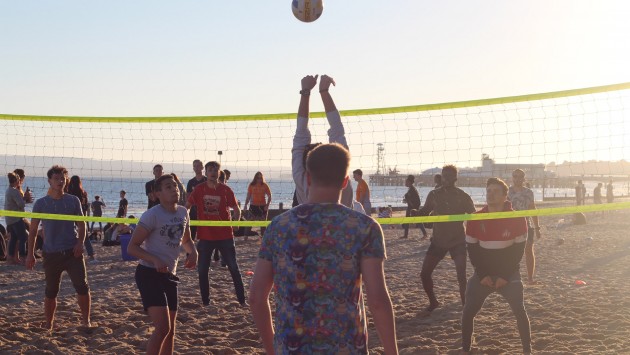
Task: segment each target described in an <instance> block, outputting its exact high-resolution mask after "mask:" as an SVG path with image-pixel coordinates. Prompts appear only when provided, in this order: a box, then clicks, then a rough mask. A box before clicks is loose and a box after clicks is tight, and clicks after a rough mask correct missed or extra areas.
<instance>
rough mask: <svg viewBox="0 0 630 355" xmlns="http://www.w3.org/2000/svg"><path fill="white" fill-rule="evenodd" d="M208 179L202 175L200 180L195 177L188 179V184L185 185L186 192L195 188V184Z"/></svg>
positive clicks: (188, 192)
mask: <svg viewBox="0 0 630 355" xmlns="http://www.w3.org/2000/svg"><path fill="white" fill-rule="evenodd" d="M206 181H208V178H207V177H205V176H203V177H202V178H201V180H197V178H196V177H194V178H192V179H190V180H188V184H187V185H186V193H187V194H190V193H191V192H193V190H194V189H195V186H197V185H199V184H201V183H204V182H206Z"/></svg>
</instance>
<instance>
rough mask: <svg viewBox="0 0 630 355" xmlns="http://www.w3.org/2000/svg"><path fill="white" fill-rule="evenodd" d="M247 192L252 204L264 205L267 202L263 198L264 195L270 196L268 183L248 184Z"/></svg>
mask: <svg viewBox="0 0 630 355" xmlns="http://www.w3.org/2000/svg"><path fill="white" fill-rule="evenodd" d="M247 194H249V195H250V196H251V197H252V205H254V206H264V205H266V204H267V201H266V200H265V195H270V196H271V190H270V189H269V185H267V184H264V183H263V184H256V185H249V187H248V188H247Z"/></svg>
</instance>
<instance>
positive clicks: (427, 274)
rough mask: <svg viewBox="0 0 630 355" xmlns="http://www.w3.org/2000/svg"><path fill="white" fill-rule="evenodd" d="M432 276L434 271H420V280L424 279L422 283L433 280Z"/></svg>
mask: <svg viewBox="0 0 630 355" xmlns="http://www.w3.org/2000/svg"><path fill="white" fill-rule="evenodd" d="M432 274H433V270H428V269H422V271H420V279H422V282H425V281H428V280H431V275H432Z"/></svg>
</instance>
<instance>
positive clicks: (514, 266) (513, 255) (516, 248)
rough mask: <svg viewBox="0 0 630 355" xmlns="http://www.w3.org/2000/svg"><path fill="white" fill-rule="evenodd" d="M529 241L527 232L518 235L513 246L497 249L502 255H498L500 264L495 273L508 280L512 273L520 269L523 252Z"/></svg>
mask: <svg viewBox="0 0 630 355" xmlns="http://www.w3.org/2000/svg"><path fill="white" fill-rule="evenodd" d="M526 241H527V234H524V235H521V236H518V237H517V238H516V240H515V242H514V244H512V245H511V246H509V247H507V248H504V249H497V250H495V251H496V252H497V253H499V252H500V255H498V256H497V259H498V264H499V265H498V266H497V270H496V272H495V274H496V275H497V276H498V277H500V278H502V279H504V280H506V281H507V280H508V279H509V277H510V276H512V274H514V273H515V272H517V271H518V269H519V265H520V263H521V260H522V259H523V254H524V253H525V244H526V243H525V242H526Z"/></svg>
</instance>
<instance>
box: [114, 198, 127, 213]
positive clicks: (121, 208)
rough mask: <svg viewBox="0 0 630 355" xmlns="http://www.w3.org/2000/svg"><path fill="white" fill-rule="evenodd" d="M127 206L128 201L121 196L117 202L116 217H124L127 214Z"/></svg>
mask: <svg viewBox="0 0 630 355" xmlns="http://www.w3.org/2000/svg"><path fill="white" fill-rule="evenodd" d="M127 206H129V202H128V201H127V199H126V198H122V199H120V202H119V203H118V214H117V216H118V217H125V216H127Z"/></svg>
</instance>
